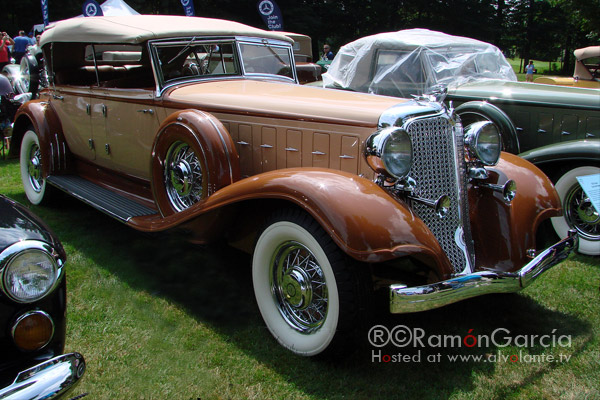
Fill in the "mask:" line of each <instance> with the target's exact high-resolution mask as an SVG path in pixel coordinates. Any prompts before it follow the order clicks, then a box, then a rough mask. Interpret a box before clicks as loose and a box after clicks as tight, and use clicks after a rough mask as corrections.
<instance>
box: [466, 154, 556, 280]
mask: <svg viewBox="0 0 600 400" xmlns="http://www.w3.org/2000/svg"><path fill="white" fill-rule="evenodd" d="M488 171H489V172H490V177H489V179H488V180H487V181H486V183H493V184H499V185H504V184H505V183H506V182H507V181H508V180H509V179H512V180H513V181H515V182H516V184H517V195H516V197H515V198H514V199H513V201H512V202H511V203H507V202H506V201H504V199H503V197H502V194H501V193H498V192H494V191H492V190H491V189H489V188H485V187H477V181H474V182H473V184H472V186H474V187H472V188H471V190H469V208H470V218H471V231H472V233H473V239H474V241H475V258H476V260H477V267H478V268H479V269H495V270H501V271H507V272H508V271H511V272H512V271H516V270H518V269H520V268H521V267H522V266H523V265H525V264H526V263H527V262H529V261H531V259H530V258H529V257H528V254H527V250H529V249H535V246H536V231H537V230H538V227H539V226H540V224H541V223H542V222H543V221H544V220H545V219H547V218H550V217H555V216H558V215H561V206H560V198H559V196H558V194H557V192H556V190H555V189H554V186H553V185H552V182H551V181H550V179H549V178H548V177H547V176H546V175H544V173H543V172H542V171H540V170H539V169H538V168H537V167H536V166H534V165H533V164H531V163H530V162H528V161H526V160H523V159H522V158H520V157H518V156H515V155H513V154H509V153H502V157H501V158H500V162H499V163H498V164H497V165H496V166H494V167H492V168H488Z"/></svg>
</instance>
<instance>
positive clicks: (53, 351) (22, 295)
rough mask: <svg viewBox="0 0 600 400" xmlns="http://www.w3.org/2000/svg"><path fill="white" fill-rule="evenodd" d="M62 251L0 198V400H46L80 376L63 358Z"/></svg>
mask: <svg viewBox="0 0 600 400" xmlns="http://www.w3.org/2000/svg"><path fill="white" fill-rule="evenodd" d="M65 260H66V254H65V251H64V249H63V247H62V245H61V243H60V242H59V240H58V239H57V238H56V236H55V235H54V234H53V233H52V232H51V231H50V230H49V228H48V227H47V226H46V225H45V224H44V222H42V221H41V220H40V219H39V218H38V217H37V216H35V215H34V214H33V213H32V212H31V211H29V210H28V209H27V208H25V207H23V206H21V205H20V204H18V203H16V202H14V201H13V200H11V199H9V198H7V197H5V196H3V195H0V349H1V351H0V399H2V400H6V399H19V400H24V399H51V398H56V397H58V396H61V395H64V394H65V393H67V392H69V391H70V390H71V389H72V388H73V387H74V386H75V384H76V383H77V382H78V381H79V380H80V378H81V377H82V376H83V373H84V371H85V362H84V359H83V357H82V356H81V354H79V353H70V354H63V349H64V345H65V330H66V329H65V328H66V312H65V311H66V284H65V267H64V264H65Z"/></svg>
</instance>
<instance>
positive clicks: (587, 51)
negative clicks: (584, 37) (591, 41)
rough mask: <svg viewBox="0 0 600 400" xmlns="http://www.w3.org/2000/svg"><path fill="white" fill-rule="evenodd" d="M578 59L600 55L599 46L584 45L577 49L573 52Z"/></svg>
mask: <svg viewBox="0 0 600 400" xmlns="http://www.w3.org/2000/svg"><path fill="white" fill-rule="evenodd" d="M573 54H575V57H576V58H577V59H578V60H585V59H586V58H592V57H600V46H590V47H584V48H583V49H577V50H575V51H574V52H573Z"/></svg>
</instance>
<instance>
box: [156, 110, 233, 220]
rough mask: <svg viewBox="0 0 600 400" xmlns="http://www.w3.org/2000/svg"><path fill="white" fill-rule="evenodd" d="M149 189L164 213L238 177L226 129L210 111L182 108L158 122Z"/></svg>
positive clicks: (191, 204)
mask: <svg viewBox="0 0 600 400" xmlns="http://www.w3.org/2000/svg"><path fill="white" fill-rule="evenodd" d="M151 168H152V171H151V172H152V192H153V194H154V199H155V202H156V205H157V206H158V208H159V210H160V213H161V214H162V215H163V216H168V215H172V214H174V213H177V212H181V211H183V210H185V209H187V208H189V207H191V206H193V205H194V204H197V203H199V202H201V201H202V200H204V199H205V198H207V197H208V196H210V195H211V194H212V193H214V192H216V191H217V190H219V189H220V188H222V187H224V186H227V185H230V184H231V183H232V182H235V181H237V180H239V179H240V168H239V157H238V154H237V151H236V150H235V145H234V143H233V140H232V139H231V136H230V135H229V132H227V129H225V127H224V126H223V124H222V123H221V122H220V121H219V120H218V119H217V118H216V117H214V116H213V115H211V114H208V113H204V112H202V111H199V110H182V111H178V112H176V113H174V114H172V115H170V116H169V117H168V118H167V119H166V120H165V121H164V122H163V123H162V125H161V127H160V128H159V130H158V134H157V135H156V139H155V140H154V146H153V149H152V165H151Z"/></svg>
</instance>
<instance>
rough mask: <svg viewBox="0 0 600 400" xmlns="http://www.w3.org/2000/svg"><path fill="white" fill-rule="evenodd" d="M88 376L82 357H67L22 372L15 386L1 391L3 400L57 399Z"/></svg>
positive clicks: (75, 355)
mask: <svg viewBox="0 0 600 400" xmlns="http://www.w3.org/2000/svg"><path fill="white" fill-rule="evenodd" d="M84 372H85V361H84V359H83V356H82V355H81V354H79V353H69V354H63V355H62V356H58V357H55V358H53V359H51V360H48V361H44V362H43V363H41V364H38V365H36V366H34V367H31V368H29V369H27V370H25V371H22V372H20V373H19V375H17V378H16V379H15V381H14V382H13V383H12V385H10V386H7V387H5V388H3V389H0V400H33V399H53V398H56V397H58V396H61V395H63V394H65V393H67V392H68V391H70V390H71V389H73V388H74V387H75V385H76V384H77V383H78V382H79V379H80V378H81V377H82V376H83V373H84Z"/></svg>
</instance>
